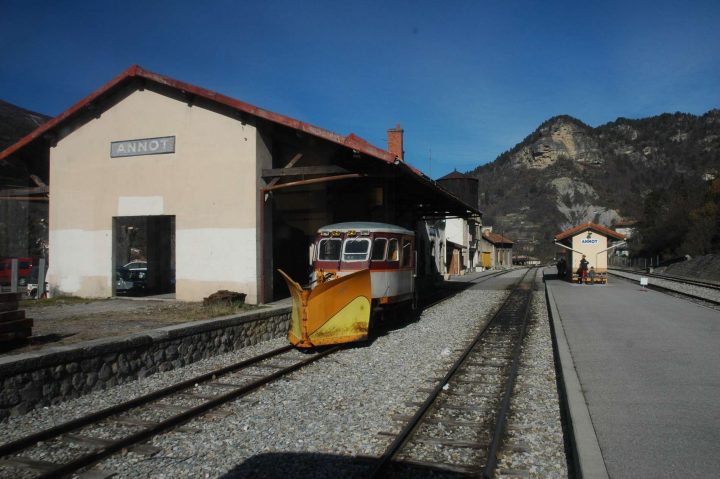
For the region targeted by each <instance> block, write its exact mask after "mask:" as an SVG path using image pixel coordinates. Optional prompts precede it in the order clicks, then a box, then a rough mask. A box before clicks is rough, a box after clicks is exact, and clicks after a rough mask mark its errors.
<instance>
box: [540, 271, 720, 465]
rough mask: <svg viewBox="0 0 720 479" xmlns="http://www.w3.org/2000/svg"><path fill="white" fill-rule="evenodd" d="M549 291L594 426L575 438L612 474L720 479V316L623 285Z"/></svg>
mask: <svg viewBox="0 0 720 479" xmlns="http://www.w3.org/2000/svg"><path fill="white" fill-rule="evenodd" d="M547 272H548V273H549V274H551V273H554V270H548V271H547ZM546 284H547V287H548V289H549V297H550V298H551V301H554V303H555V304H554V305H551V307H554V309H555V311H556V314H558V316H559V318H556V320H557V319H559V323H560V324H561V327H562V330H558V331H557V334H558V336H562V335H563V332H564V336H565V338H566V339H567V345H568V346H569V351H570V354H571V355H572V361H573V363H574V369H575V371H576V372H577V377H578V378H579V383H580V387H581V388H582V395H584V401H585V403H586V405H587V411H588V412H589V417H590V419H591V422H592V425H591V427H586V428H582V427H581V428H580V431H577V430H576V436H577V435H578V434H581V435H583V434H584V435H592V434H595V435H596V440H597V444H598V445H599V448H600V451H601V454H602V460H603V461H604V464H605V467H606V470H607V474H608V475H609V476H610V477H612V478H617V479H619V478H643V477H703V478H706V477H718V471H720V312H718V311H716V310H712V309H709V308H706V307H703V306H700V305H697V304H694V303H691V302H689V301H686V300H683V299H678V298H674V297H671V296H667V295H665V294H662V293H659V292H653V291H648V290H644V289H643V288H641V287H640V286H639V285H637V284H634V283H630V282H626V281H623V280H613V279H611V280H610V283H609V284H608V285H593V286H590V285H577V284H570V283H567V282H563V281H558V280H548V281H547V283H546ZM556 324H557V323H556ZM566 366H567V365H565V364H563V369H564V370H565V369H566ZM572 366H573V365H570V368H569V369H572ZM582 395H581V396H582ZM582 399H583V398H582V397H581V400H582ZM576 402H577V401H576ZM575 406H576V407H578V404H576V405H575ZM593 429H594V430H593ZM587 439H588V438H587V437H585V438H582V437H581V438H579V444H581V445H582V444H583V443H584V442H583V441H584V440H587ZM590 439H594V438H590ZM585 443H587V441H586V442H585ZM590 443H592V441H590ZM580 447H581V446H580ZM593 475H594V474H589V476H593ZM596 477H597V476H596Z"/></svg>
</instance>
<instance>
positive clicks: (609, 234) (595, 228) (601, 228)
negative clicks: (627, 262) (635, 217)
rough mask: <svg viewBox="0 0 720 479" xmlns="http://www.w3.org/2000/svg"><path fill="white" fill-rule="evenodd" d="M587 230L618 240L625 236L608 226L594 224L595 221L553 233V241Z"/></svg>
mask: <svg viewBox="0 0 720 479" xmlns="http://www.w3.org/2000/svg"><path fill="white" fill-rule="evenodd" d="M587 230H593V231H595V232H596V233H600V234H601V235H605V236H607V237H610V238H615V239H618V240H624V239H625V236H624V235H621V234H620V233H618V232H617V231H613V230H611V229H610V228H606V227H605V226H602V225H599V224H596V223H590V222H588V223H583V224H581V225H578V226H575V227H573V228H570V229H568V230H565V231H563V232H561V233H558V234H556V235H555V241H560V240H564V239H565V238H570V237H572V236H575V235H577V234H580V233H582V232H584V231H587Z"/></svg>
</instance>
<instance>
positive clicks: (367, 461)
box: [221, 452, 470, 479]
mask: <svg viewBox="0 0 720 479" xmlns="http://www.w3.org/2000/svg"><path fill="white" fill-rule="evenodd" d="M375 461H376V459H374V458H367V457H353V456H340V455H335V454H320V453H300V452H282V453H280V452H277V453H265V454H258V455H257V456H253V457H251V458H250V459H248V460H247V461H245V462H243V463H242V464H239V465H238V466H235V467H234V468H233V469H232V470H231V471H229V472H228V473H227V474H224V475H223V476H221V478H222V479H244V478H254V479H257V478H262V479H300V478H303V479H306V478H310V477H311V478H313V479H325V478H327V479H336V478H338V477H342V478H353V477H357V478H362V477H368V475H369V473H370V472H371V471H372V470H373V468H374V466H375ZM384 477H393V478H396V477H399V478H433V479H458V478H465V477H470V476H469V475H468V474H461V473H457V472H450V471H442V470H439V469H434V468H430V467H426V466H417V465H412V466H411V465H407V464H401V465H398V464H393V465H391V469H390V470H389V471H388V472H387V473H386V474H384Z"/></svg>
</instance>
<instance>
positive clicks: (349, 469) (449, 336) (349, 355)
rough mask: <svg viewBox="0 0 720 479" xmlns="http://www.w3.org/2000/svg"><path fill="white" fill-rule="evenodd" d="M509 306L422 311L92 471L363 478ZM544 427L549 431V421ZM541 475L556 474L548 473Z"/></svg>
mask: <svg viewBox="0 0 720 479" xmlns="http://www.w3.org/2000/svg"><path fill="white" fill-rule="evenodd" d="M510 274H513V275H520V274H521V272H512V273H510ZM506 296H507V292H505V291H486V290H481V289H469V290H466V291H464V292H462V293H460V294H459V295H457V296H456V297H455V298H453V299H452V300H450V301H446V302H444V303H441V304H439V305H436V306H434V307H432V308H429V309H427V310H426V311H424V312H423V314H422V316H421V318H420V319H419V320H418V321H416V322H413V323H410V324H407V325H405V326H403V327H400V328H398V329H390V330H388V331H387V333H386V334H384V335H382V336H380V337H378V338H377V339H375V341H373V342H372V343H371V344H367V345H359V346H356V347H349V348H348V349H346V350H343V351H341V352H340V353H337V354H335V355H333V356H331V357H329V358H327V359H325V360H321V361H319V362H317V363H314V364H313V365H311V366H309V367H308V368H306V369H304V370H302V371H299V372H297V373H294V374H293V375H292V376H290V377H289V378H288V379H285V380H281V381H278V382H275V383H272V384H270V385H268V386H266V387H265V388H263V389H262V390H260V391H258V392H256V393H254V394H252V395H250V396H247V397H246V398H244V399H243V400H240V401H236V402H235V403H232V404H229V405H227V406H225V407H223V408H220V409H218V410H216V411H214V412H212V413H209V414H208V415H206V416H205V417H203V418H201V419H198V420H194V421H191V422H190V423H188V424H187V426H186V427H185V428H184V429H183V430H182V431H174V432H170V433H167V434H165V435H162V436H160V437H157V438H155V439H154V440H153V441H152V444H153V445H155V446H158V447H159V448H160V449H161V450H160V452H159V453H157V454H155V455H142V454H137V453H133V452H129V453H127V454H125V455H119V456H115V457H112V458H110V459H109V460H107V461H105V462H104V463H102V464H101V465H100V466H99V468H100V469H102V470H104V471H113V472H115V473H117V475H116V476H114V477H118V478H120V477H127V478H137V477H153V478H163V477H165V478H179V477H192V478H198V477H200V478H202V477H208V478H209V477H223V478H240V477H278V478H279V477H282V478H284V479H287V478H291V477H328V478H330V477H333V478H334V477H362V476H363V475H364V474H366V473H367V463H366V462H365V460H364V459H363V458H364V457H367V456H378V455H380V454H381V453H382V452H383V451H384V449H385V447H386V446H387V445H388V444H389V443H390V441H391V438H390V437H389V436H387V435H384V434H382V433H384V432H392V433H394V432H397V431H399V429H400V428H401V427H402V424H400V423H398V422H396V421H393V419H392V416H393V414H396V413H398V412H400V411H404V410H405V403H407V402H410V401H421V400H424V398H425V394H424V393H421V392H419V391H418V390H419V389H420V388H423V387H430V386H432V384H431V383H429V382H427V378H430V377H437V376H438V375H442V372H443V369H444V368H445V367H447V366H449V365H450V364H451V363H452V361H453V356H454V355H455V354H456V352H457V351H458V350H460V349H461V348H462V347H463V346H464V345H465V343H466V342H467V341H468V340H470V339H471V338H472V336H473V335H474V334H475V331H476V330H477V328H479V327H480V325H481V323H483V322H484V321H485V320H486V319H487V318H489V316H490V315H491V314H492V313H493V312H494V311H495V310H496V308H497V307H498V306H499V304H500V302H501V300H502V299H504V298H505V297H506ZM540 309H543V310H544V307H542V308H540ZM543 321H544V322H547V318H546V317H545V319H544V320H541V322H543ZM283 344H285V340H284V339H278V340H273V341H268V342H266V343H263V344H260V345H257V346H254V347H252V348H246V349H243V350H241V351H238V352H235V353H231V354H227V355H223V356H218V357H214V358H211V359H208V360H204V361H200V362H198V363H195V364H192V365H190V366H188V367H185V368H182V369H179V370H174V371H170V372H167V373H162V374H156V375H153V376H151V377H148V378H145V379H143V380H139V381H136V382H134V383H131V384H126V385H123V386H121V387H116V388H112V389H109V390H107V391H102V392H98V393H95V394H91V395H89V396H84V397H82V398H79V399H76V400H73V401H69V402H67V403H64V404H61V405H59V406H54V407H52V408H45V409H42V410H37V411H33V412H32V413H30V414H28V415H26V416H22V417H15V418H10V419H9V420H8V421H7V422H6V423H5V424H3V429H5V431H6V432H7V435H6V437H5V438H3V439H4V440H11V439H12V438H13V437H17V436H18V435H21V434H26V433H28V432H29V431H30V430H35V429H39V428H42V427H47V426H48V425H51V424H54V423H56V422H61V421H66V420H68V419H70V418H71V417H74V416H78V415H81V414H82V413H84V412H87V411H88V410H91V409H98V408H101V407H106V406H108V405H110V404H114V403H117V402H120V401H123V400H127V399H129V398H130V397H134V396H137V395H140V394H143V393H146V392H148V391H150V390H153V389H157V388H160V387H163V386H165V385H168V384H171V383H173V382H175V381H178V380H179V379H180V378H189V377H192V376H194V375H198V374H201V373H203V372H206V371H208V370H210V369H212V368H214V367H217V366H219V365H220V364H226V363H230V362H233V361H237V360H238V359H241V358H245V357H249V356H251V355H254V354H257V353H259V352H260V351H264V350H269V349H273V348H275V347H278V346H281V345H283ZM543 349H545V354H546V356H547V357H549V358H552V350H551V347H550V346H549V343H541V344H540V346H539V349H538V351H539V353H538V354H542V350H543ZM550 360H551V359H550ZM544 387H546V388H550V389H552V390H553V391H554V382H552V383H551V382H550V381H544ZM542 414H544V413H541V415H542ZM549 421H550V422H551V423H553V424H554V421H555V418H554V417H551V418H549ZM557 427H559V426H555V425H551V426H548V428H555V430H557ZM5 431H4V432H5ZM3 436H5V434H3ZM528 441H529V442H533V443H534V442H537V441H534V440H530V439H528ZM539 441H540V442H542V440H539ZM543 454H544V455H543ZM548 460H549V461H554V463H558V462H559V463H562V464H564V457H563V458H562V460H560V459H559V458H558V457H556V451H554V450H553V452H551V453H543V452H542V451H540V452H538V453H537V455H536V456H535V458H534V459H533V461H537V462H538V463H542V462H543V461H548ZM543 470H546V471H555V470H559V469H558V468H557V467H556V465H552V466H548V467H547V468H546V469H543ZM558 474H559V473H558ZM538 477H539V476H538ZM554 477H560V476H559V475H558V476H554Z"/></svg>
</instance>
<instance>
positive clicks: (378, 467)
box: [368, 270, 530, 478]
mask: <svg viewBox="0 0 720 479" xmlns="http://www.w3.org/2000/svg"><path fill="white" fill-rule="evenodd" d="M529 271H530V270H528V271H527V272H526V273H525V274H524V275H523V276H522V277H521V278H520V279H519V280H518V282H517V283H516V284H515V286H517V285H519V284H520V283H522V281H523V280H524V279H525V277H526V276H527V274H528V273H529ZM511 296H512V295H508V297H507V298H505V301H503V303H502V304H501V305H500V307H499V308H498V309H497V311H495V313H494V314H493V316H492V318H490V320H489V321H488V322H487V323H486V324H485V326H484V327H483V328H482V329H481V330H480V332H478V334H477V335H476V336H475V338H474V339H473V341H472V342H471V343H470V345H469V346H468V347H467V348H465V351H463V353H462V354H461V355H460V357H459V358H458V359H457V360H456V361H455V362H454V363H453V365H452V366H451V367H450V369H449V370H448V371H447V373H445V375H444V376H443V378H442V379H441V380H440V381H439V382H438V383H437V385H436V386H435V387H434V388H433V390H432V391H431V392H430V394H429V395H428V397H427V398H426V399H425V401H424V402H423V403H422V405H421V406H420V407H419V408H418V410H417V411H416V412H415V414H414V415H413V417H412V418H411V419H410V420H409V421H408V422H407V423H406V424H405V426H404V427H403V429H402V430H401V431H400V432H399V433H398V434H397V436H395V439H394V440H393V442H392V443H391V444H390V445H389V446H388V447H387V448H386V449H385V451H384V452H383V454H382V455H381V456H380V457H379V458H378V460H377V461H376V463H375V466H374V467H373V469H372V471H371V472H370V474H369V475H368V477H369V478H378V477H383V475H384V474H386V473H387V470H388V468H389V467H390V465H391V461H392V459H393V458H394V457H395V456H396V455H397V454H398V452H400V450H402V448H403V447H404V446H405V445H406V444H407V442H408V441H409V440H410V438H411V437H412V435H413V434H414V432H415V431H416V430H417V428H418V427H419V426H420V425H421V421H422V418H423V417H425V416H426V415H427V413H428V411H429V410H430V408H431V406H432V405H433V403H434V402H435V401H436V400H437V398H438V396H439V395H440V393H441V392H442V391H443V387H444V386H445V385H446V384H447V383H448V381H450V379H451V378H452V377H453V376H454V375H455V373H456V372H457V371H458V369H460V367H461V366H462V365H463V363H464V362H465V360H466V359H467V358H468V356H470V354H472V352H473V350H474V349H475V347H476V346H477V345H478V343H479V342H480V341H481V340H482V339H483V338H484V336H485V334H486V332H487V331H488V330H489V329H490V326H491V325H492V324H493V323H494V321H495V319H496V318H497V317H498V316H499V315H500V314H501V312H502V311H503V309H504V308H505V306H506V305H507V304H508V303H509V302H510V297H511Z"/></svg>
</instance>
